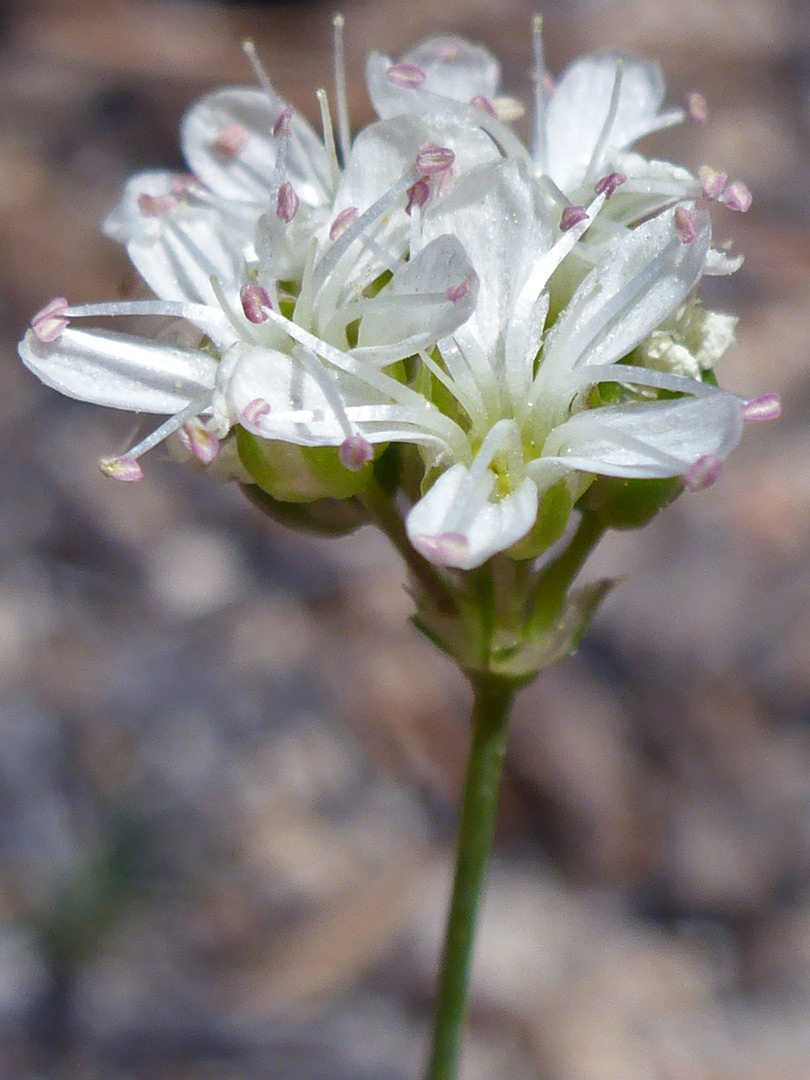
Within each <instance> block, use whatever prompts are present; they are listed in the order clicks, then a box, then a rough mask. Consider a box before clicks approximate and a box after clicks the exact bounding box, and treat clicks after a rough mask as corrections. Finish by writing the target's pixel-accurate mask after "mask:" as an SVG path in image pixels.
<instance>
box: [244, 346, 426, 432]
mask: <svg viewBox="0 0 810 1080" xmlns="http://www.w3.org/2000/svg"><path fill="white" fill-rule="evenodd" d="M328 377H329V378H330V379H331V380H332V383H333V386H334V389H335V391H336V392H337V393H338V394H339V396H340V399H341V408H342V410H343V413H344V416H345V418H346V420H347V421H348V422H349V425H350V426H351V428H352V429H353V430H354V431H355V432H357V433H359V434H361V435H362V436H363V437H364V438H365V439H366V440H367V441H368V442H372V443H379V442H391V441H400V442H413V443H419V444H422V445H427V446H435V447H438V448H439V449H442V450H444V449H445V448H446V443H445V441H444V440H443V439H442V438H441V437H440V434H437V433H436V432H435V431H433V430H431V428H430V426H429V425H428V424H427V423H426V422H425V410H417V409H415V408H409V407H407V406H403V405H398V404H392V402H391V400H390V399H389V398H386V397H385V395H384V394H382V393H380V392H375V391H374V390H373V389H371V388H369V387H367V386H365V385H363V384H362V383H359V382H358V380H356V379H355V378H353V377H352V376H351V375H349V374H347V373H345V372H335V371H334V370H331V369H330V371H329V372H328ZM227 395H228V401H229V405H230V410H229V411H230V415H232V416H233V418H234V419H235V420H237V421H238V422H239V423H241V424H242V425H243V426H244V427H246V428H247V429H248V430H249V431H252V432H253V434H255V435H258V436H260V437H261V438H265V439H281V440H283V441H285V442H292V443H296V444H298V445H300V446H339V445H340V444H341V443H342V442H343V441H344V439H345V438H346V435H347V433H346V429H345V426H344V424H342V423H341V421H340V419H339V417H338V415H337V413H336V411H335V409H334V408H333V405H332V403H331V402H330V400H329V398H328V396H327V395H326V394H325V393H324V390H323V385H322V384H319V382H318V381H316V380H315V379H314V378H313V377H312V375H311V374H309V373H308V372H307V371H306V370H305V369H304V368H303V367H302V366H301V364H300V363H298V362H296V361H295V360H294V359H293V357H292V356H290V355H288V354H286V353H281V352H277V351H274V350H270V349H262V348H256V349H252V350H249V351H247V352H245V353H244V355H243V356H242V357H241V359H240V360H239V362H238V363H237V365H236V367H235V369H234V371H233V374H232V375H231V378H230V380H229V383H228V387H227ZM257 400H258V401H261V402H263V403H265V404H266V405H267V406H268V407H269V408H268V409H266V410H265V409H259V410H256V412H255V413H252V411H251V410H249V409H248V406H249V405H251V404H252V403H254V402H256V401H257ZM245 410H247V412H245ZM251 416H253V418H251Z"/></svg>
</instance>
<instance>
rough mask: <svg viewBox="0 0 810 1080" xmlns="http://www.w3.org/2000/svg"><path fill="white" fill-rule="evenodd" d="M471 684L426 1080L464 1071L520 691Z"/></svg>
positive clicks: (506, 684)
mask: <svg viewBox="0 0 810 1080" xmlns="http://www.w3.org/2000/svg"><path fill="white" fill-rule="evenodd" d="M471 682H472V686H473V692H474V704H473V713H472V739H471V743H470V755H469V760H468V763H467V776H466V780H465V783H464V794H463V796H462V803H461V817H460V820H459V828H458V840H457V846H456V868H455V875H454V879H453V894H452V898H451V901H450V910H449V913H448V917H447V928H446V932H445V940H444V952H443V955H442V961H441V968H440V971H439V982H438V996H437V1003H436V1012H435V1020H434V1028H433V1040H432V1043H431V1050H430V1060H429V1064H428V1068H427V1072H426V1073H425V1080H455V1077H456V1076H457V1075H458V1063H459V1054H460V1049H461V1032H462V1027H463V1024H464V1017H465V1014H466V1010H467V997H468V990H469V982H470V969H471V966H472V959H473V948H474V945H475V934H476V929H477V926H478V913H479V910H480V905H481V894H482V887H483V883H484V875H485V872H486V865H487V859H488V856H489V851H490V847H491V845H492V837H493V834H494V832H495V819H496V816H497V810H498V794H499V790H500V780H501V773H502V771H503V761H504V756H505V753H506V735H507V726H508V719H509V713H510V709H511V706H512V701H513V699H514V695H515V693H516V690H517V685H516V683H515V682H514V681H513V680H511V679H505V678H503V677H501V676H497V675H489V674H477V675H473V676H471Z"/></svg>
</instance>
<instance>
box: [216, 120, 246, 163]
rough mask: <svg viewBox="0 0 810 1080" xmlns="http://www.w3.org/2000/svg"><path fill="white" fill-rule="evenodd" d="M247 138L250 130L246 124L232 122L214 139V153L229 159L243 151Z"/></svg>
mask: <svg viewBox="0 0 810 1080" xmlns="http://www.w3.org/2000/svg"><path fill="white" fill-rule="evenodd" d="M247 140H248V130H247V128H246V127H245V126H244V124H231V125H230V126H229V127H226V128H225V129H224V130H223V131H220V133H219V135H217V137H216V139H214V146H213V149H214V153H215V154H217V155H218V156H219V157H221V158H224V159H225V160H226V161H229V160H231V159H232V158H235V157H237V156H238V155H239V154H240V153H241V152H242V150H243V149H244V147H245V143H246V142H247Z"/></svg>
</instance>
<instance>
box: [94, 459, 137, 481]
mask: <svg viewBox="0 0 810 1080" xmlns="http://www.w3.org/2000/svg"><path fill="white" fill-rule="evenodd" d="M98 467H99V468H100V469H101V471H102V472H103V473H104V475H105V476H111V477H112V478H113V480H120V481H121V483H123V484H136V483H137V482H138V481H139V480H143V469H142V468H141V467H140V465H139V464H138V462H137V461H136V460H135V458H134V457H130V456H129V455H128V454H123V455H122V456H121V457H110V458H102V459H101V461H99V463H98Z"/></svg>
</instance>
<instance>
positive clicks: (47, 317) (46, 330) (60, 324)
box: [31, 296, 70, 345]
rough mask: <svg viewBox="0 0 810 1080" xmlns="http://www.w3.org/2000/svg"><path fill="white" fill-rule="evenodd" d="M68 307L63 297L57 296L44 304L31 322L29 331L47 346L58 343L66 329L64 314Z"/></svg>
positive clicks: (66, 320) (66, 323)
mask: <svg viewBox="0 0 810 1080" xmlns="http://www.w3.org/2000/svg"><path fill="white" fill-rule="evenodd" d="M69 306H70V305H69V304H68V302H67V300H66V299H65V298H64V296H57V297H56V298H55V299H54V300H51V302H50V303H48V304H46V305H45V307H44V308H43V309H42V310H41V311H38V312H37V313H36V315H35V316H34V317H33V319H32V320H31V329H32V330H33V331H34V335H35V336H36V337H37V338H39V340H40V341H44V342H45V343H46V344H48V345H49V344H50V343H51V342H52V341H58V340H59V338H60V337H61V336H62V333H63V332H64V331H65V330H66V329H67V327H68V319H67V317H66V315H65V312H66V311H67V309H68V307H69Z"/></svg>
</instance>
